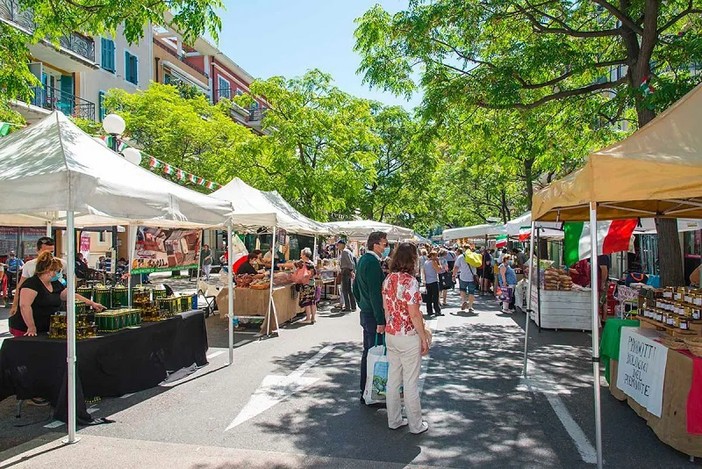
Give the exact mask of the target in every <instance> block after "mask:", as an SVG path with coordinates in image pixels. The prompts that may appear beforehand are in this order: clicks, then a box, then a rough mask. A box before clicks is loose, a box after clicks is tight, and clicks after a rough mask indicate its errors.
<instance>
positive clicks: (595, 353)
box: [590, 202, 602, 469]
mask: <svg viewBox="0 0 702 469" xmlns="http://www.w3.org/2000/svg"><path fill="white" fill-rule="evenodd" d="M590 233H591V235H590V278H591V279H592V280H591V282H590V286H591V299H592V375H593V376H592V378H593V389H594V393H595V444H596V447H597V468H598V469H601V468H602V409H601V402H600V350H599V346H600V329H599V328H600V313H599V301H598V300H599V298H598V295H597V292H598V287H599V280H598V272H597V271H598V269H599V266H598V265H597V203H596V202H590Z"/></svg>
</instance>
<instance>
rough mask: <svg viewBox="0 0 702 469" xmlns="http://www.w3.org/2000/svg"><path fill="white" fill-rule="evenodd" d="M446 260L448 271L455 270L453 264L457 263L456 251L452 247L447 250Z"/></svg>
mask: <svg viewBox="0 0 702 469" xmlns="http://www.w3.org/2000/svg"><path fill="white" fill-rule="evenodd" d="M446 261H447V262H448V271H449V272H453V266H454V265H455V264H456V253H455V252H454V251H453V249H452V248H448V249H447V250H446Z"/></svg>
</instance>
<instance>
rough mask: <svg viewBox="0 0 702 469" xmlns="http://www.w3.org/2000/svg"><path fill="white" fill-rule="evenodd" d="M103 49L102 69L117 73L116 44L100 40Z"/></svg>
mask: <svg viewBox="0 0 702 469" xmlns="http://www.w3.org/2000/svg"><path fill="white" fill-rule="evenodd" d="M100 49H101V58H102V61H101V65H102V68H103V69H105V70H107V71H109V72H114V71H115V43H114V41H112V40H111V39H107V38H104V37H103V38H102V39H101V40H100Z"/></svg>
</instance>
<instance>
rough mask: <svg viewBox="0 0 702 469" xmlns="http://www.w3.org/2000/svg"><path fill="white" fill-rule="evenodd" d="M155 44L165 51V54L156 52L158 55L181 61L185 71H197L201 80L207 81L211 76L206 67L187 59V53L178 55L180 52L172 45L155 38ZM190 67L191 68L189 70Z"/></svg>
mask: <svg viewBox="0 0 702 469" xmlns="http://www.w3.org/2000/svg"><path fill="white" fill-rule="evenodd" d="M154 45H156V47H158V48H159V49H160V50H161V51H163V52H165V56H164V55H163V54H159V53H158V52H156V56H157V57H160V58H164V59H168V58H173V59H175V60H177V61H178V62H179V64H180V65H183V66H184V71H186V72H188V73H191V72H192V71H194V72H197V74H199V75H201V76H200V77H196V78H198V79H200V80H203V81H205V82H206V81H207V79H208V78H209V77H210V75H209V73H207V70H205V69H204V68H202V67H200V66H198V65H197V64H193V63H190V62H188V61H187V60H186V57H185V54H183V55H178V52H177V51H175V50H173V48H172V47H169V46H168V45H166V44H164V43H163V42H161V41H160V40H158V39H154ZM188 69H190V70H188Z"/></svg>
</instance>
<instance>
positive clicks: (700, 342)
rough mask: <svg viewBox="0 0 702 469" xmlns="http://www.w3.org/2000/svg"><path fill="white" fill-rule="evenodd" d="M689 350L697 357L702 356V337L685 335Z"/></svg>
mask: <svg viewBox="0 0 702 469" xmlns="http://www.w3.org/2000/svg"><path fill="white" fill-rule="evenodd" d="M683 340H684V341H685V345H687V348H688V350H690V353H692V354H693V355H694V356H696V357H702V337H700V336H695V337H685V338H684V339H683Z"/></svg>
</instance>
